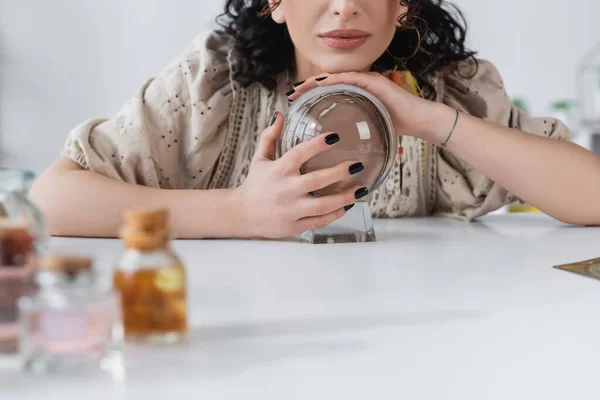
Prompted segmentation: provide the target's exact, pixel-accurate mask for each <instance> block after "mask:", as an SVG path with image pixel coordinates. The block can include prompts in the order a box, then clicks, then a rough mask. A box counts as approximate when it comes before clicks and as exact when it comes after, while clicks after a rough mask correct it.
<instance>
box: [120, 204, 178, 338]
mask: <svg viewBox="0 0 600 400" xmlns="http://www.w3.org/2000/svg"><path fill="white" fill-rule="evenodd" d="M121 238H122V239H123V241H124V243H125V247H126V250H125V252H124V254H123V255H122V256H121V258H120V259H119V261H118V262H117V265H116V268H115V273H114V278H113V283H114V286H115V288H116V289H117V290H118V292H119V293H120V295H121V308H122V315H123V326H124V330H125V337H126V339H127V340H128V341H135V342H146V343H157V344H169V343H179V342H183V341H185V339H186V334H187V305H186V274H185V268H184V266H183V264H182V263H181V262H180V261H179V259H178V258H177V256H176V255H175V254H174V253H173V251H172V250H171V248H170V246H169V244H170V243H169V231H168V213H167V211H166V210H162V209H159V210H141V211H131V212H127V213H126V214H125V225H124V227H123V229H122V230H121Z"/></svg>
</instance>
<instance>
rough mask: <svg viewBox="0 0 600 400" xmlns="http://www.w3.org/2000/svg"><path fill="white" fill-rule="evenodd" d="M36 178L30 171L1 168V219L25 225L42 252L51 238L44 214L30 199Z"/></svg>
mask: <svg viewBox="0 0 600 400" xmlns="http://www.w3.org/2000/svg"><path fill="white" fill-rule="evenodd" d="M34 177H35V176H34V174H33V173H32V172H30V171H23V170H18V169H8V168H0V217H3V218H8V219H10V220H13V221H19V222H20V223H24V224H25V225H26V226H27V227H28V229H29V232H30V233H31V235H32V236H33V238H34V239H35V242H34V243H35V247H36V248H37V249H38V250H40V249H43V248H44V247H45V245H46V243H47V242H48V238H49V237H50V236H49V233H48V228H47V226H46V220H45V218H44V216H43V214H42V212H41V211H40V210H39V208H38V207H37V206H36V205H35V204H33V203H32V202H31V201H30V200H29V198H28V193H29V188H30V187H31V184H32V183H33V179H34Z"/></svg>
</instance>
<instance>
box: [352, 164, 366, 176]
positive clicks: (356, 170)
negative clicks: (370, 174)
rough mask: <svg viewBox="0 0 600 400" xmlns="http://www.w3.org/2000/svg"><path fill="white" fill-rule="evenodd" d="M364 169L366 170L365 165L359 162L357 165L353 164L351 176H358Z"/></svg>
mask: <svg viewBox="0 0 600 400" xmlns="http://www.w3.org/2000/svg"><path fill="white" fill-rule="evenodd" d="M363 169H365V165H364V164H363V163H361V162H358V163H356V164H352V165H351V166H350V168H349V170H350V175H356V174H358V173H359V172H361V171H362V170H363Z"/></svg>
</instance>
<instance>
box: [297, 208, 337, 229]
mask: <svg viewBox="0 0 600 400" xmlns="http://www.w3.org/2000/svg"><path fill="white" fill-rule="evenodd" d="M345 214H346V210H345V209H344V208H340V209H337V210H335V211H333V212H331V213H329V214H325V215H319V216H318V217H308V218H302V219H301V220H299V221H298V224H297V228H298V231H299V232H304V231H308V230H311V229H319V228H323V227H325V226H327V225H329V224H331V223H333V222H335V221H337V220H338V219H340V218H342V217H343V216H344V215H345Z"/></svg>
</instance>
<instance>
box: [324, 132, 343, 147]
mask: <svg viewBox="0 0 600 400" xmlns="http://www.w3.org/2000/svg"><path fill="white" fill-rule="evenodd" d="M339 141H340V135H338V134H337V133H332V134H331V135H327V137H325V143H327V144H328V145H330V146H331V145H332V144H336V143H337V142H339Z"/></svg>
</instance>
